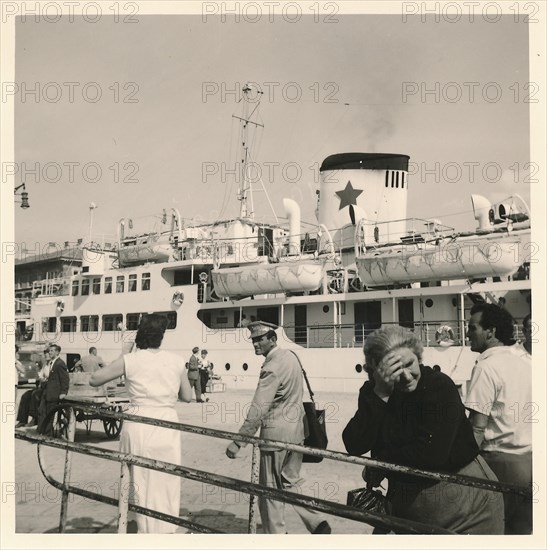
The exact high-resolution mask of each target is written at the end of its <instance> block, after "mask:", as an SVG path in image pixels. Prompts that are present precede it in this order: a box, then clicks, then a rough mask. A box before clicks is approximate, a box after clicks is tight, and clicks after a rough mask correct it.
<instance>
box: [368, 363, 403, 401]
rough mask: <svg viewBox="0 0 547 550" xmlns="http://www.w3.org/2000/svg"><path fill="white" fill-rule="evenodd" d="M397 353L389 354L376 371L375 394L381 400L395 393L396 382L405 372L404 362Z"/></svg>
mask: <svg viewBox="0 0 547 550" xmlns="http://www.w3.org/2000/svg"><path fill="white" fill-rule="evenodd" d="M401 359H402V358H401V356H400V355H399V354H397V353H393V352H392V353H388V354H387V355H386V356H385V357H384V358H383V359H382V360H381V361H380V363H379V364H378V365H377V366H376V368H375V369H374V382H375V386H374V393H376V395H377V396H378V397H380V398H381V399H385V398H386V397H389V396H390V395H391V394H392V393H393V387H394V385H395V382H396V381H397V380H398V379H399V376H401V373H402V372H403V362H402V360H401Z"/></svg>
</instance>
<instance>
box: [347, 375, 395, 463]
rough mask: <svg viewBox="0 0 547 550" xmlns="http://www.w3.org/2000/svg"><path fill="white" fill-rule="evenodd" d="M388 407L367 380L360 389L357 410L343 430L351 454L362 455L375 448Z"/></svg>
mask: <svg viewBox="0 0 547 550" xmlns="http://www.w3.org/2000/svg"><path fill="white" fill-rule="evenodd" d="M386 407H387V405H386V403H384V401H382V400H381V399H380V398H379V397H378V396H377V395H376V394H375V393H374V391H373V385H372V383H371V382H365V383H364V385H363V387H362V388H361V390H360V391H359V401H358V406H357V412H356V413H355V416H354V417H353V418H352V419H351V420H350V421H349V422H348V425H347V426H346V427H345V428H344V431H343V432H342V439H343V440H344V445H345V446H346V450H347V452H348V453H349V454H350V455H362V454H364V453H366V452H368V451H370V450H371V449H374V448H375V446H376V444H377V441H378V437H379V433H380V428H381V425H382V421H383V419H384V416H385V413H386Z"/></svg>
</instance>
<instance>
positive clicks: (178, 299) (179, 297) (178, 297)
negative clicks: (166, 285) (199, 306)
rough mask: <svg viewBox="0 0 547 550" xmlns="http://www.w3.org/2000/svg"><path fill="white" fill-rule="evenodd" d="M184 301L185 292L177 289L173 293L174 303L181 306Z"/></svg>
mask: <svg viewBox="0 0 547 550" xmlns="http://www.w3.org/2000/svg"><path fill="white" fill-rule="evenodd" d="M183 302H184V293H183V292H182V291H181V290H177V291H176V292H175V293H174V294H173V303H174V304H175V305H176V306H180V305H181V304H182V303H183Z"/></svg>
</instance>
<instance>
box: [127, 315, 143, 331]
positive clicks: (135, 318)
mask: <svg viewBox="0 0 547 550" xmlns="http://www.w3.org/2000/svg"><path fill="white" fill-rule="evenodd" d="M141 315H144V313H128V314H127V315H126V316H125V328H126V329H127V330H137V329H138V328H139V322H140V320H141Z"/></svg>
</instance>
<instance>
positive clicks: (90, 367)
mask: <svg viewBox="0 0 547 550" xmlns="http://www.w3.org/2000/svg"><path fill="white" fill-rule="evenodd" d="M103 367H104V361H103V360H102V358H101V356H99V355H97V348H96V347H94V346H91V347H90V348H89V355H86V356H84V357H82V358H81V359H80V360H79V361H77V362H76V364H75V365H74V371H75V372H91V373H93V372H95V371H96V370H98V369H101V368H103Z"/></svg>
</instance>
